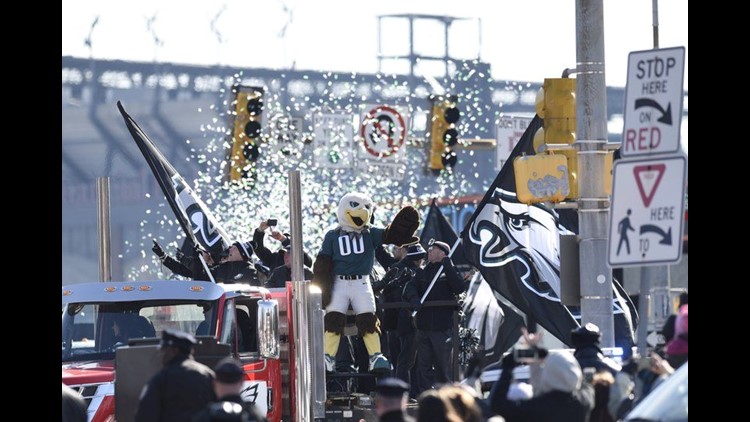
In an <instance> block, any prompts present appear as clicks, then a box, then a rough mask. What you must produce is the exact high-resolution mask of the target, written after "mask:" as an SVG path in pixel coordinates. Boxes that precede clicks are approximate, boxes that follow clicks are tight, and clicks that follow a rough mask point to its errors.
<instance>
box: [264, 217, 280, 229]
mask: <svg viewBox="0 0 750 422" xmlns="http://www.w3.org/2000/svg"><path fill="white" fill-rule="evenodd" d="M276 223H277V221H276V219H275V218H269V219H268V220H266V225H267V226H268V227H274V226H276Z"/></svg>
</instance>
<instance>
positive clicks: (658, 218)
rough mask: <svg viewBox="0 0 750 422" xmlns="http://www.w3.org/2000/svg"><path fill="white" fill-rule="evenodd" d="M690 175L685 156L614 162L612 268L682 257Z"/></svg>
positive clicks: (650, 263)
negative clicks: (687, 177) (686, 187)
mask: <svg viewBox="0 0 750 422" xmlns="http://www.w3.org/2000/svg"><path fill="white" fill-rule="evenodd" d="M686 175H687V160H686V159H685V157H684V156H678V157H668V158H658V159H650V160H638V161H630V160H618V161H617V162H615V165H614V174H613V177H612V181H613V187H612V205H611V207H610V211H609V222H610V225H609V241H608V247H609V249H608V251H607V259H608V260H607V263H608V264H609V265H610V266H611V267H626V266H636V265H663V264H674V263H677V262H678V261H679V260H680V257H681V256H682V233H683V223H684V218H685V186H686V183H685V180H686V179H685V178H686Z"/></svg>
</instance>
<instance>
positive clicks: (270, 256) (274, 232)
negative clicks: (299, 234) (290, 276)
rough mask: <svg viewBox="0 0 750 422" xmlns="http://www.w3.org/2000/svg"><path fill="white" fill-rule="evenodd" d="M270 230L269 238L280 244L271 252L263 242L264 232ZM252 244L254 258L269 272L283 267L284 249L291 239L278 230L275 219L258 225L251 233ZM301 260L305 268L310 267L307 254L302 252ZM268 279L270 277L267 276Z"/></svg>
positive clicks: (310, 261)
mask: <svg viewBox="0 0 750 422" xmlns="http://www.w3.org/2000/svg"><path fill="white" fill-rule="evenodd" d="M269 228H270V229H271V233H270V235H271V237H272V238H273V239H275V240H276V241H278V242H281V247H280V248H279V249H277V250H276V251H273V252H272V251H271V250H270V249H268V247H266V245H265V243H264V241H265V237H266V230H268V229H269ZM253 243H254V245H255V256H257V257H258V259H260V261H261V263H262V264H263V265H264V266H266V267H268V268H270V269H271V272H273V270H275V269H276V268H278V267H283V266H284V254H285V253H286V250H285V248H286V247H287V246H289V245H290V244H291V237H290V236H289V234H287V233H282V232H281V231H279V230H278V220H277V219H275V218H269V219H267V220H263V221H261V222H260V224H258V227H257V228H256V229H255V232H254V233H253ZM302 259H303V261H304V264H305V267H312V264H313V262H312V258H311V257H310V255H308V254H307V252H304V251H303V256H302ZM269 277H270V275H269Z"/></svg>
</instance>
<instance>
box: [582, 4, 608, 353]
mask: <svg viewBox="0 0 750 422" xmlns="http://www.w3.org/2000/svg"><path fill="white" fill-rule="evenodd" d="M602 3H603V0H576V79H577V89H576V100H577V111H576V117H577V119H576V120H577V126H578V136H577V141H576V143H575V145H576V148H577V150H578V153H577V154H578V192H579V199H578V225H579V238H580V252H579V255H580V258H579V260H580V269H581V270H580V282H581V320H582V321H581V322H582V324H586V323H589V322H591V323H594V324H596V325H597V326H598V327H599V329H600V330H601V333H602V339H601V345H602V347H614V345H615V338H614V318H613V312H612V270H611V269H610V268H609V266H608V265H607V236H608V231H609V196H608V195H607V193H606V189H605V177H604V176H605V174H604V172H605V168H606V166H605V162H606V159H607V150H606V149H605V145H606V143H607V91H606V84H605V80H604V10H603V4H602Z"/></svg>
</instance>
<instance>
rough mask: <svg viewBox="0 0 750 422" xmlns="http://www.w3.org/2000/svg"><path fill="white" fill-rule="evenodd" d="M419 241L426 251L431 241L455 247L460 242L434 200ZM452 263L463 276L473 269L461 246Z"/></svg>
mask: <svg viewBox="0 0 750 422" xmlns="http://www.w3.org/2000/svg"><path fill="white" fill-rule="evenodd" d="M419 239H420V243H421V244H422V246H423V247H424V249H425V250H427V249H428V247H429V245H428V243H429V241H430V239H435V240H440V241H442V242H445V243H447V244H449V245H451V246H453V245H454V244H455V243H456V240H458V235H457V234H456V231H455V230H453V226H452V225H451V223H449V222H448V220H447V219H446V218H445V216H444V215H443V213H442V212H441V211H440V208H438V206H437V204H436V203H435V199H434V198H433V200H432V202H431V203H430V209H429V211H427V217H425V219H424V227H423V228H422V232H421V233H420V235H419ZM451 261H453V265H455V267H456V269H457V270H458V271H459V272H460V273H461V274H462V275H466V274H467V273H468V272H469V271H471V269H472V266H471V264H469V261H467V260H466V256H464V248H463V246H461V244H459V245H458V246H456V250H455V251H453V255H451Z"/></svg>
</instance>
